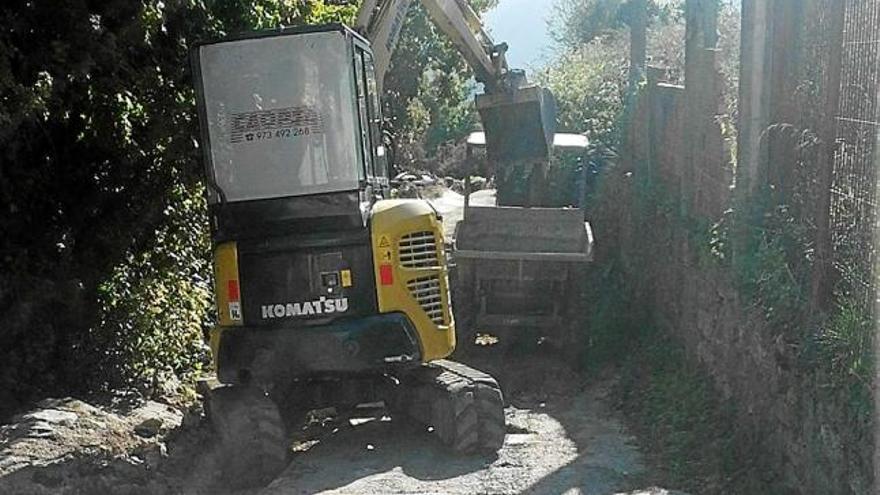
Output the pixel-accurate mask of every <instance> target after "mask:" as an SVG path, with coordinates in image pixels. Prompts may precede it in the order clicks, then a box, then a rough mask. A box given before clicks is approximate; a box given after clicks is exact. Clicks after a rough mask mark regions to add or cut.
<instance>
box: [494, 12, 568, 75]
mask: <svg viewBox="0 0 880 495" xmlns="http://www.w3.org/2000/svg"><path fill="white" fill-rule="evenodd" d="M555 2H556V0H500V1H499V2H498V6H497V7H495V8H494V9H492V10H491V11H489V12H488V13H486V14H485V15H484V16H483V20H484V22H485V24H486V26H487V27H488V29H489V33H490V34H491V36H492V39H493V40H494V41H495V42H496V43H501V42H502V41H506V42H507V44H508V45H509V47H510V49H509V51H508V52H507V63H508V64H509V65H510V66H511V67H513V68H517V69H527V70H528V69H529V67H540V66H541V65H543V63H542V52H543V51H546V50H544V49H545V48H547V47H548V46H549V45H550V43H551V42H552V40H551V39H550V35H549V33H548V30H547V19H548V18H549V17H550V13H551V12H552V11H553V4H554V3H555ZM528 72H529V75H531V72H532V71H530V70H529V71H528Z"/></svg>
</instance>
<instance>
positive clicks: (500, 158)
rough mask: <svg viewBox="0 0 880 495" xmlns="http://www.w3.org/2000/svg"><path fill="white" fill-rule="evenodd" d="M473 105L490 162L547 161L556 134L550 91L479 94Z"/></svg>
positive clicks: (537, 88) (534, 89) (527, 89)
mask: <svg viewBox="0 0 880 495" xmlns="http://www.w3.org/2000/svg"><path fill="white" fill-rule="evenodd" d="M476 104H477V111H478V112H479V113H480V120H481V121H482V122H483V129H484V131H485V133H486V153H487V155H488V157H489V160H490V161H492V162H496V163H502V164H503V163H507V162H516V161H524V160H528V161H547V160H549V157H550V150H551V147H552V144H553V135H554V133H555V132H556V100H555V99H554V97H553V94H552V93H551V92H550V91H549V90H547V89H545V88H542V87H540V86H527V87H524V88H518V89H515V90H513V91H512V92H499V93H493V94H480V95H477V98H476Z"/></svg>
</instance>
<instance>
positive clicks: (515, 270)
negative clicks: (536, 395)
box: [453, 107, 593, 357]
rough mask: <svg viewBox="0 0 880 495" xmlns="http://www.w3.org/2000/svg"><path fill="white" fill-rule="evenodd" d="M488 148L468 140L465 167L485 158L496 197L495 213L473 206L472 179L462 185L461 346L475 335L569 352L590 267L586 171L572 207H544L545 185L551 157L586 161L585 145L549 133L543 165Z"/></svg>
mask: <svg viewBox="0 0 880 495" xmlns="http://www.w3.org/2000/svg"><path fill="white" fill-rule="evenodd" d="M484 108H485V107H484ZM484 111H485V110H484ZM490 111H491V110H490ZM501 124H502V125H503V124H505V123H503V122H502V123H501ZM497 132H498V131H497V130H496V133H497ZM488 135H489V136H491V134H488ZM488 145H489V143H488V142H487V133H485V132H482V131H479V132H474V133H471V135H470V136H469V137H468V139H467V147H468V152H467V155H468V161H470V162H472V163H473V161H474V159H473V158H472V157H473V155H474V154H475V153H474V150H476V149H484V150H485V152H486V155H487V159H488V160H489V161H490V163H491V165H490V167H489V168H490V169H494V172H495V184H496V188H497V191H496V205H495V206H486V205H482V206H471V204H470V201H469V195H470V187H468V186H469V184H470V178H469V177H466V178H465V184H466V187H465V200H464V201H465V207H464V213H463V216H462V220H461V221H460V222H458V224H457V225H456V228H455V235H454V239H455V242H454V251H453V252H454V259H455V264H456V271H457V273H456V276H455V281H456V285H455V287H454V295H455V297H454V300H455V308H456V316H457V318H458V322H459V334H460V336H461V341H462V343H463V344H465V345H472V344H475V343H476V340H477V337H478V335H479V334H480V333H485V334H488V335H492V336H493V337H496V338H507V339H511V337H513V339H511V340H514V339H517V338H519V337H523V336H524V334H525V336H527V338H528V339H529V340H536V339H540V340H541V341H542V342H548V341H549V343H551V344H553V345H555V347H557V348H558V349H560V350H562V351H563V352H565V353H566V354H569V353H571V352H574V351H575V350H576V348H577V346H576V345H575V344H576V343H577V342H578V341H580V340H581V339H582V338H583V336H582V335H581V333H582V332H583V331H584V320H583V316H584V314H585V313H586V311H585V308H584V289H585V283H586V276H587V269H588V266H589V264H590V262H592V260H593V233H592V229H591V227H590V224H589V222H587V221H586V220H585V212H584V205H583V196H584V194H583V190H584V188H585V181H586V175H585V172H586V168H582V172H581V173H579V174H576V177H575V178H574V180H575V182H576V183H577V187H574V188H573V189H574V191H575V195H576V196H577V197H575V198H571V201H570V203H571V206H566V207H548V206H549V205H550V204H552V203H553V199H552V198H551V195H550V194H549V191H547V190H546V186H545V185H546V184H547V182H548V173H549V166H550V161H551V159H552V158H553V155H554V154H556V155H564V154H572V155H574V156H575V157H576V158H579V159H584V160H585V159H586V158H587V157H586V154H587V150H588V148H589V143H588V140H587V138H586V136H584V135H579V134H569V133H554V134H553V136H552V144H551V146H550V148H549V149H548V154H547V155H546V158H545V157H540V156H539V157H538V158H537V159H535V158H534V155H533V156H532V157H530V158H529V159H528V160H523V159H522V156H523V154H519V153H512V154H510V153H493V152H492V151H491V150H492V148H490V147H489V146H488ZM496 146H502V147H504V146H511V147H513V143H511V144H510V145H508V144H507V143H496ZM557 158H558V157H557ZM568 357H570V356H568Z"/></svg>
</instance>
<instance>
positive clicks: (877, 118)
mask: <svg viewBox="0 0 880 495" xmlns="http://www.w3.org/2000/svg"><path fill="white" fill-rule="evenodd" d="M830 3H833V4H835V5H838V4H839V2H830ZM838 8H839V7H838ZM842 45H843V46H842V50H841V71H840V99H839V107H838V111H837V114H836V116H835V124H836V136H835V144H836V151H835V154H834V163H833V167H834V168H833V172H834V173H833V181H832V184H831V208H830V217H831V238H832V246H833V253H834V257H833V260H834V261H833V263H834V268H835V271H836V273H837V274H838V275H839V282H840V283H839V284H838V290H840V291H843V292H845V293H846V294H847V295H849V296H851V297H852V298H854V299H855V300H857V301H859V302H860V303H862V304H864V305H865V307H866V308H870V307H871V306H872V302H871V301H872V300H873V298H874V278H875V275H876V274H875V273H874V271H873V266H874V258H875V257H876V246H875V235H874V223H875V219H876V215H877V208H876V207H877V201H876V200H877V184H876V182H877V166H878V158H880V157H878V151H880V150H878V149H877V141H878V136H880V106H878V97H880V1H877V0H871V1H866V0H847V1H846V10H845V19H844V26H843V33H842Z"/></svg>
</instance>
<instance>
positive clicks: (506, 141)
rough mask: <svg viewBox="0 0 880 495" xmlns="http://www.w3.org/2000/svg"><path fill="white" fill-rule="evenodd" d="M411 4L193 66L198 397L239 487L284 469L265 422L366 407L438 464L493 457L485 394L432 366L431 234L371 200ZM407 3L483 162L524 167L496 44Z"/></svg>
mask: <svg viewBox="0 0 880 495" xmlns="http://www.w3.org/2000/svg"><path fill="white" fill-rule="evenodd" d="M411 3H412V1H411V0H388V1H379V0H366V1H365V2H364V4H363V6H362V8H361V11H360V13H359V15H358V26H357V29H356V30H355V29H351V28H349V27H346V26H343V25H340V24H329V25H322V26H306V27H296V28H280V29H274V30H268V31H260V32H253V33H246V34H242V35H237V36H230V37H226V38H223V39H219V40H213V41H209V42H204V43H201V44H199V45H197V46H196V47H195V48H194V50H193V54H192V62H193V72H194V79H195V88H196V95H197V103H198V111H199V118H200V123H201V130H202V132H201V149H202V151H203V159H204V162H205V168H206V176H207V181H206V182H207V184H208V186H209V187H208V198H209V217H210V224H211V225H210V226H211V232H212V237H213V250H214V251H213V253H214V270H215V290H216V305H217V315H218V325H217V326H216V327H215V328H213V329H212V330H211V332H210V347H211V351H212V356H213V362H214V368H215V370H216V380H215V381H212V382H210V383H209V382H205V384H204V386H203V387H202V391H203V392H204V393H205V395H206V403H207V407H206V410H207V414H208V415H209V417H210V418H211V420H212V422H213V423H214V425H215V427H216V430H217V431H218V433H219V436H220V437H221V439H222V441H223V444H224V445H226V446H229V447H230V448H233V449H235V451H236V452H238V453H239V455H237V456H235V457H236V459H235V462H234V466H233V467H235V468H236V471H237V472H239V473H241V474H242V475H246V476H259V477H261V478H263V477H267V476H271V475H273V474H274V473H275V472H277V470H278V469H280V468H281V467H282V466H283V465H284V462H285V456H286V446H285V443H284V439H285V432H284V424H283V422H282V415H281V413H280V410H281V409H283V408H297V409H300V410H310V409H315V408H318V407H327V406H335V407H337V408H343V407H346V406H351V407H353V406H354V405H357V404H360V403H364V402H368V401H375V400H377V399H382V400H384V401H385V403H386V404H388V405H389V407H390V408H391V409H392V413H400V414H402V415H406V416H409V417H411V418H413V419H415V420H417V421H419V422H421V423H423V424H426V425H429V426H431V427H433V431H435V432H436V434H437V435H438V436H439V437H440V439H441V440H442V441H443V442H444V443H446V444H448V445H450V446H451V447H453V448H454V449H455V450H456V451H459V452H463V453H477V452H484V453H485V452H488V453H493V452H495V451H497V450H498V449H499V448H500V447H501V446H502V444H503V441H504V435H505V425H504V410H503V407H504V403H503V397H502V392H501V390H500V388H499V386H498V384H497V382H496V381H495V380H494V379H493V378H492V377H490V376H489V375H487V374H486V373H483V372H480V371H478V370H475V369H473V368H470V367H468V366H465V365H463V364H461V363H456V362H453V361H449V360H447V359H446V358H448V357H449V356H450V355H451V354H452V352H453V351H454V350H455V346H456V333H455V323H454V318H453V312H452V309H451V306H450V295H449V294H450V288H449V285H448V284H449V283H448V278H447V259H446V254H445V252H444V239H443V229H442V226H441V219H440V218H439V215H438V214H437V212H436V211H435V210H434V209H433V208H432V207H431V205H430V204H429V203H427V202H425V201H422V200H395V199H388V198H389V181H388V164H387V150H386V149H385V147H384V144H383V140H382V132H381V128H380V127H381V122H382V116H381V109H380V103H379V101H380V100H379V96H380V88H381V83H382V78H383V75H384V73H385V72H386V70H387V69H388V66H389V63H390V59H391V56H392V53H393V50H394V46H395V45H396V43H397V39H398V36H399V33H400V30H401V27H402V25H403V22H404V19H405V18H406V13H407V11H408V9H409V8H410V4H411ZM421 3H422V5H423V6H424V7H425V8H426V10H427V12H428V13H429V15H430V17H431V19H432V20H433V21H434V23H435V24H436V25H437V26H438V28H439V29H440V30H441V31H442V32H444V33H445V34H446V35H447V36H448V38H449V39H450V40H451V41H452V42H453V43H454V44H455V46H456V47H457V48H458V49H459V51H460V52H461V53H462V55H463V56H464V58H465V59H466V60H467V61H468V63H469V65H470V66H471V67H472V68H473V70H474V74H475V77H476V79H477V80H478V81H479V82H481V83H483V85H484V87H485V92H486V95H487V96H486V97H485V98H484V99H483V103H482V106H481V113H483V114H485V115H489V114H491V115H492V117H491V118H493V119H499V120H500V121H503V122H504V126H503V128H501V130H499V131H498V132H503V133H508V134H510V133H512V135H506V136H499V137H498V138H497V139H496V138H495V136H494V135H492V133H493V132H495V130H496V129H497V128H498V126H497V125H492V124H490V125H485V126H484V127H485V129H486V131H487V133H489V134H488V135H487V138H488V139H487V141H488V143H489V148H490V151H492V146H493V144H496V143H498V145H499V146H509V145H510V143H516V146H517V147H518V150H519V152H520V153H522V154H521V155H518V159H521V160H522V159H531V160H533V161H538V162H540V161H541V160H542V159H543V158H542V157H546V155H547V154H548V153H549V151H548V150H549V149H550V146H551V143H552V137H553V125H554V124H553V122H554V115H553V113H554V112H555V110H554V106H553V104H552V95H550V94H549V92H548V91H546V90H543V89H541V88H539V87H537V86H533V85H529V84H528V83H527V81H526V80H525V76H524V74H523V73H522V72H521V71H514V70H510V69H508V67H507V63H506V61H505V56H504V54H505V51H506V48H507V47H506V45H504V44H500V45H499V44H494V43H493V42H492V40H491V39H490V38H489V36H488V35H487V34H486V33H485V32H484V31H483V29H482V27H481V26H480V23H479V19H478V17H477V16H476V15H475V14H474V12H472V11H471V9H470V8H469V7H468V6H467V4H466V3H464V2H463V1H460V0H421ZM517 122H518V123H519V124H517ZM523 143H528V146H525V147H524V146H523ZM502 154H503V153H502ZM525 155H532V156H531V157H528V156H525ZM230 469H232V467H231V468H230Z"/></svg>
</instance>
